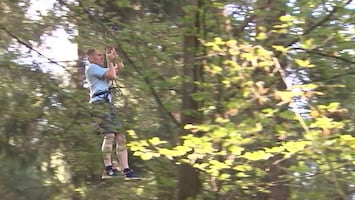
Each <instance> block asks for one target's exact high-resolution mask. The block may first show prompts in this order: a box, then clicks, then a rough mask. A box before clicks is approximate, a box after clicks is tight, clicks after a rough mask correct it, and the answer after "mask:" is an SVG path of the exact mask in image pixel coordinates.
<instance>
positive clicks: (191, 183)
mask: <svg viewBox="0 0 355 200" xmlns="http://www.w3.org/2000/svg"><path fill="white" fill-rule="evenodd" d="M185 5H186V6H193V7H195V8H196V9H195V10H193V11H191V10H190V11H189V12H188V13H185V16H186V17H187V16H188V17H187V18H188V19H186V21H185V28H186V31H185V35H184V39H183V40H184V41H183V44H184V57H183V58H184V66H183V76H184V81H183V84H182V113H181V123H182V125H185V124H188V123H192V124H193V123H199V122H200V121H201V116H200V113H199V111H198V108H199V104H198V102H197V101H195V100H194V99H193V98H192V94H194V93H196V92H197V91H198V87H197V85H196V84H195V83H196V82H199V81H201V80H202V67H201V64H200V63H198V62H196V60H195V59H196V55H197V53H198V51H199V46H200V45H199V42H198V35H199V29H200V25H199V21H200V19H199V14H198V13H199V12H198V9H199V8H200V7H201V1H199V0H187V1H186V3H185ZM182 134H185V133H182ZM200 190H201V184H200V180H199V174H198V171H197V170H196V169H194V168H193V167H192V166H191V165H188V164H181V165H180V166H179V167H178V200H185V199H189V198H194V197H196V195H197V194H198V193H199V191H200Z"/></svg>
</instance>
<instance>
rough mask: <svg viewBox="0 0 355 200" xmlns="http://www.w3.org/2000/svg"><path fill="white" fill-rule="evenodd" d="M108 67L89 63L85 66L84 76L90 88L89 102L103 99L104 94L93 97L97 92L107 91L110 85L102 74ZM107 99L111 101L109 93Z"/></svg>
mask: <svg viewBox="0 0 355 200" xmlns="http://www.w3.org/2000/svg"><path fill="white" fill-rule="evenodd" d="M107 70H108V69H107V68H103V67H101V66H99V65H97V64H93V63H91V64H89V65H87V66H86V68H85V76H86V79H87V82H88V84H89V88H90V103H93V102H95V101H99V100H103V99H104V98H105V94H102V95H99V96H96V97H94V98H92V97H93V95H94V94H98V93H99V92H104V91H108V90H109V87H110V83H109V81H108V80H107V79H105V78H104V74H105V73H106V71H107ZM108 98H109V101H111V95H109V97H108Z"/></svg>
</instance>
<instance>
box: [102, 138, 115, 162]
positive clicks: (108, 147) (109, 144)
mask: <svg viewBox="0 0 355 200" xmlns="http://www.w3.org/2000/svg"><path fill="white" fill-rule="evenodd" d="M114 141H115V134H114V133H107V134H104V139H103V141H102V146H101V151H102V153H103V160H104V165H105V167H108V166H112V158H111V154H112V149H113V143H114Z"/></svg>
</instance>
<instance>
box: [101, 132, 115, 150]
mask: <svg viewBox="0 0 355 200" xmlns="http://www.w3.org/2000/svg"><path fill="white" fill-rule="evenodd" d="M114 140H115V134H105V136H104V140H103V142H102V151H103V152H111V151H112V147H113V143H114Z"/></svg>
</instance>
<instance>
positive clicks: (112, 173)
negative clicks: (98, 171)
mask: <svg viewBox="0 0 355 200" xmlns="http://www.w3.org/2000/svg"><path fill="white" fill-rule="evenodd" d="M119 177H120V173H119V172H118V170H117V169H109V170H104V173H103V174H102V177H101V178H102V179H110V178H119Z"/></svg>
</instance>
